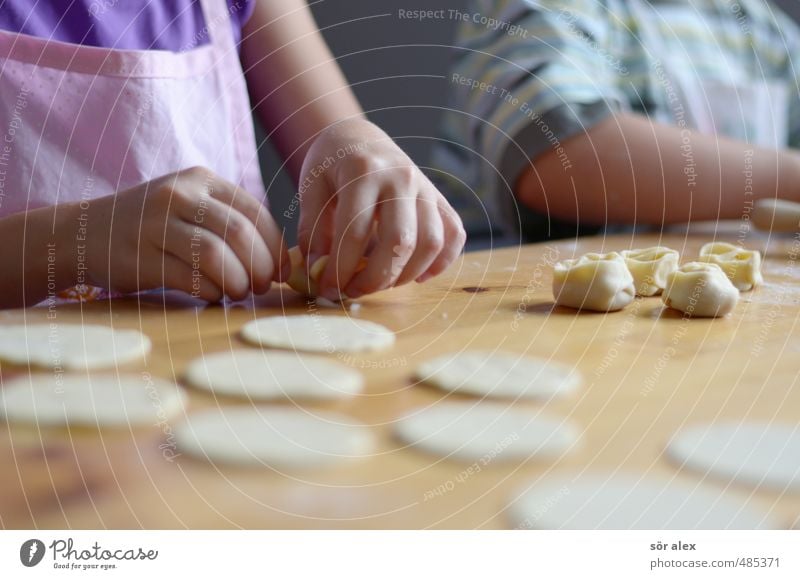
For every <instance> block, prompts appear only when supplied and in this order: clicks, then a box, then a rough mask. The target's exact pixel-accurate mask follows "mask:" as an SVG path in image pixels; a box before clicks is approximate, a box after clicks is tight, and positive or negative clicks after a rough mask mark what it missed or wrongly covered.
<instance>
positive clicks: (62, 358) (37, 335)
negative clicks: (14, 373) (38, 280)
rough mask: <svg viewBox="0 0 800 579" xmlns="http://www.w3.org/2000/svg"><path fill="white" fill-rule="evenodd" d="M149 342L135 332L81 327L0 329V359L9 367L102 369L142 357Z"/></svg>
mask: <svg viewBox="0 0 800 579" xmlns="http://www.w3.org/2000/svg"><path fill="white" fill-rule="evenodd" d="M150 347H151V344H150V339H149V338H148V337H147V336H145V335H144V334H142V333H140V332H137V331H136V330H115V329H113V328H110V327H107V326H95V325H80V324H62V323H57V324H53V325H50V324H33V325H13V326H0V360H5V361H6V362H10V363H12V364H19V365H24V366H27V365H28V364H31V365H33V366H39V367H44V368H57V367H61V368H63V369H65V370H73V369H84V368H103V367H109V366H116V365H119V364H125V363H127V362H131V361H134V360H138V359H140V358H143V357H144V356H145V355H147V353H148V352H149V351H150Z"/></svg>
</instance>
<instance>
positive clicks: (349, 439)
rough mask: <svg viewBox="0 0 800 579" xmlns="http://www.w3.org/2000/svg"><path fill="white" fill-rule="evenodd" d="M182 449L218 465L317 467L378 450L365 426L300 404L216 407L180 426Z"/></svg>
mask: <svg viewBox="0 0 800 579" xmlns="http://www.w3.org/2000/svg"><path fill="white" fill-rule="evenodd" d="M175 440H176V443H177V445H178V448H179V449H180V450H182V451H184V452H187V453H189V454H191V455H194V456H196V457H199V458H203V459H206V460H209V461H211V462H213V463H226V464H233V465H241V466H248V465H265V466H271V467H313V466H323V465H327V464H330V463H334V462H336V461H343V460H347V459H353V458H364V457H366V456H368V455H369V454H371V452H372V450H373V441H372V436H371V434H370V432H369V430H368V429H367V427H365V426H364V425H363V424H358V423H356V422H354V421H352V420H351V419H349V418H347V417H345V416H341V415H338V414H334V413H330V412H326V413H317V414H316V415H311V414H309V413H307V412H303V411H302V410H298V409H296V408H253V407H249V408H241V407H239V408H237V407H228V408H215V409H212V410H205V411H203V412H197V413H195V414H192V415H190V416H189V418H188V420H187V421H186V422H184V423H183V424H180V425H178V426H177V427H176V428H175Z"/></svg>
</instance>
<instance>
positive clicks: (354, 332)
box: [242, 315, 395, 353]
mask: <svg viewBox="0 0 800 579" xmlns="http://www.w3.org/2000/svg"><path fill="white" fill-rule="evenodd" d="M242 338H244V339H245V340H246V341H247V342H250V343H251V344H255V345H258V346H267V347H271V348H284V349H289V350H304V351H307V352H328V353H333V352H364V351H371V350H382V349H384V348H389V347H390V346H392V345H393V344H394V339H395V338H394V332H392V331H391V330H389V329H387V328H385V327H383V326H381V325H379V324H376V323H373V322H369V321H366V320H354V319H352V318H347V317H344V316H320V315H302V316H272V317H269V318H261V319H258V320H253V321H252V322H249V323H248V324H247V325H245V326H244V328H242Z"/></svg>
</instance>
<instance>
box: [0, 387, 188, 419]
mask: <svg viewBox="0 0 800 579" xmlns="http://www.w3.org/2000/svg"><path fill="white" fill-rule="evenodd" d="M183 401H184V396H183V394H182V392H181V390H180V389H179V388H178V386H177V385H176V384H174V383H172V382H166V381H164V380H160V379H157V378H152V377H149V376H144V375H141V376H140V375H136V374H127V375H115V374H97V375H88V376H87V375H85V374H83V375H72V374H64V375H56V374H33V375H30V376H24V377H20V378H15V379H14V380H11V381H8V382H6V383H5V385H4V386H3V388H2V389H0V412H1V414H0V417H3V418H5V419H6V420H7V421H9V422H28V423H34V424H38V425H39V426H47V425H50V426H59V425H61V426H63V425H75V426H95V427H96V426H112V427H113V426H128V425H143V426H144V425H149V426H152V425H154V424H158V423H159V422H162V421H163V420H165V419H167V418H169V417H171V416H174V415H176V414H177V413H179V412H180V411H181V410H182V409H183Z"/></svg>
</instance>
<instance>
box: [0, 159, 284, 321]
mask: <svg viewBox="0 0 800 579" xmlns="http://www.w3.org/2000/svg"><path fill="white" fill-rule="evenodd" d="M0 245H2V247H3V251H2V252H0V271H3V272H4V274H3V275H2V276H0V308H9V307H17V306H32V305H34V304H36V303H38V302H40V301H42V300H43V299H45V298H49V297H50V296H51V295H52V296H54V295H55V294H56V293H57V292H58V291H60V290H63V289H66V288H68V287H70V286H73V285H75V284H77V283H85V284H88V285H96V286H99V287H103V288H107V289H110V290H114V291H120V292H123V293H130V292H136V291H141V290H145V289H152V288H159V287H169V288H175V289H180V290H183V291H185V292H187V293H190V294H193V295H195V296H197V297H200V298H202V299H205V300H209V301H216V300H219V299H220V298H221V297H222V296H223V295H227V296H230V297H233V298H235V299H241V298H244V297H245V296H246V295H247V293H248V292H249V291H250V290H252V291H254V292H255V293H263V292H266V291H267V290H268V289H269V287H270V284H271V282H272V281H273V280H284V279H285V278H286V277H288V273H289V272H288V268H289V259H288V255H287V253H286V247H285V244H284V243H283V239H282V236H281V233H280V231H279V229H278V227H277V225H276V224H275V222H274V220H273V219H272V217H271V216H270V215H269V213H268V212H267V210H266V209H265V208H264V206H263V205H262V204H261V203H260V202H259V201H258V200H257V199H255V198H254V197H253V196H252V195H250V194H248V193H247V192H246V191H242V190H240V189H238V188H236V187H235V186H234V185H232V184H230V183H228V182H226V181H224V180H222V179H220V178H219V177H217V176H216V175H214V174H213V173H211V172H210V171H208V170H207V169H202V168H193V169H186V170H184V171H179V172H178V173H173V174H171V175H166V176H164V177H160V178H158V179H155V180H153V181H150V182H148V183H144V184H142V185H139V186H137V187H134V188H132V189H128V190H127V191H123V192H120V193H118V194H116V195H110V196H107V197H102V198H99V199H95V200H92V201H91V202H89V203H88V205H87V204H84V205H83V207H81V206H80V204H74V203H73V204H64V205H58V206H55V207H47V208H43V209H37V210H34V211H29V212H28V213H24V214H22V213H20V214H16V215H12V216H10V217H6V218H4V219H0ZM83 268H85V269H83ZM79 273H82V274H83V276H81V275H79Z"/></svg>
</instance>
